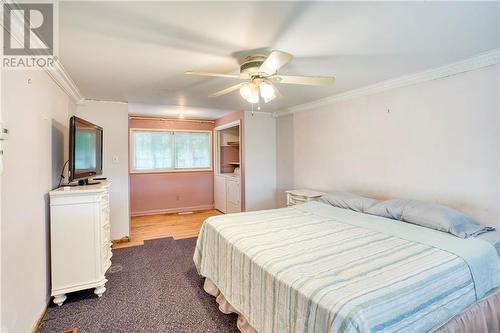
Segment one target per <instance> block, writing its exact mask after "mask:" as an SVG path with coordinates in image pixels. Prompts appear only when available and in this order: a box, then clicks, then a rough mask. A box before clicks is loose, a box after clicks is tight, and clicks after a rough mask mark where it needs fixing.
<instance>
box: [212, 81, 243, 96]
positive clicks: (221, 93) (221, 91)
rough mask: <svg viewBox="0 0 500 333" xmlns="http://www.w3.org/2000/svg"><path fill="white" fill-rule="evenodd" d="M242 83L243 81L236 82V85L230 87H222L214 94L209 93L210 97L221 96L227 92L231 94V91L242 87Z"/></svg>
mask: <svg viewBox="0 0 500 333" xmlns="http://www.w3.org/2000/svg"><path fill="white" fill-rule="evenodd" d="M241 85H242V84H241V83H238V84H235V85H234V86H231V87H229V88H226V89H222V90H219V91H217V92H214V93H213V94H211V95H208V97H219V96H222V95H225V94H229V93H230V92H233V91H235V90H238V89H240V87H241Z"/></svg>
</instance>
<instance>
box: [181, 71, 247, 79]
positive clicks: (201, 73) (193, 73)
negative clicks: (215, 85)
mask: <svg viewBox="0 0 500 333" xmlns="http://www.w3.org/2000/svg"><path fill="white" fill-rule="evenodd" d="M184 74H187V75H198V76H211V77H225V78H228V79H239V80H246V79H248V78H249V76H248V75H244V74H220V73H209V72H193V71H187V72H185V73H184Z"/></svg>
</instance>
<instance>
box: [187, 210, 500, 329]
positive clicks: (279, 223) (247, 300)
mask: <svg viewBox="0 0 500 333" xmlns="http://www.w3.org/2000/svg"><path fill="white" fill-rule="evenodd" d="M194 262H195V265H196V267H197V270H198V272H199V274H200V275H202V276H204V277H206V278H208V279H210V280H211V281H213V283H214V284H215V285H216V286H217V287H218V289H219V290H220V292H221V293H222V294H223V295H224V297H225V298H226V299H227V301H228V302H229V303H230V304H231V305H232V306H233V307H234V308H235V309H236V311H237V312H238V313H240V314H242V315H243V316H244V317H245V318H246V319H247V320H248V323H249V324H250V325H251V326H252V327H253V328H255V329H256V330H257V331H258V332H298V331H301V332H368V331H370V332H395V331H411V332H427V331H432V330H433V329H435V328H437V327H440V326H441V325H442V324H443V323H445V322H447V321H448V320H449V319H450V318H452V317H454V316H455V315H457V314H459V313H460V312H462V311H463V310H464V309H466V308H467V307H468V306H470V305H471V304H473V303H474V302H476V301H477V300H479V299H481V298H482V297H483V296H484V295H485V294H486V293H487V292H488V291H490V290H492V289H493V288H496V287H498V286H499V285H500V259H499V257H498V256H497V253H496V251H495V249H494V247H492V246H491V244H489V243H488V242H485V241H483V240H480V239H466V240H464V239H458V238H457V237H454V236H451V235H448V234H444V233H441V232H438V231H435V230H431V229H426V228H422V227H419V226H415V225H411V224H406V223H400V222H398V221H393V220H389V219H385V218H380V217H376V216H371V215H365V214H361V213H357V212H352V211H347V210H343V209H339V208H335V207H331V206H328V205H325V204H321V203H317V202H311V203H307V204H303V205H300V206H294V207H289V208H284V209H277V210H268V211H259V212H252V213H242V214H231V215H225V216H218V217H213V218H209V219H208V220H207V221H205V223H204V224H203V226H202V229H201V232H200V236H199V238H198V243H197V247H196V250H195V254H194Z"/></svg>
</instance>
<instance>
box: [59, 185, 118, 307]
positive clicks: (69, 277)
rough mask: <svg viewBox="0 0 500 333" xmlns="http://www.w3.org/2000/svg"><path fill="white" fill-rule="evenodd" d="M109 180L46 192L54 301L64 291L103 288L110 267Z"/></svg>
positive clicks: (101, 290) (62, 296) (61, 299)
mask: <svg viewBox="0 0 500 333" xmlns="http://www.w3.org/2000/svg"><path fill="white" fill-rule="evenodd" d="M110 185H111V184H110V182H102V183H100V184H97V185H87V186H75V187H63V188H59V189H56V190H53V191H51V192H50V245H51V278H52V292H51V295H52V296H54V303H55V304H57V305H59V306H61V305H62V304H63V303H64V301H65V300H66V294H67V293H70V292H74V291H78V290H83V289H91V288H95V290H94V293H95V294H96V295H97V296H98V297H101V296H102V295H103V293H104V292H105V291H106V288H105V287H104V285H105V284H106V282H107V280H106V277H105V273H106V271H107V270H108V269H109V267H110V266H111V256H112V252H111V239H110V219H109V187H110Z"/></svg>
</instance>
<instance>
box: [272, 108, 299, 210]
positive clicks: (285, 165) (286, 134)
mask: <svg viewBox="0 0 500 333" xmlns="http://www.w3.org/2000/svg"><path fill="white" fill-rule="evenodd" d="M294 147H295V146H294V141H293V115H286V116H283V117H280V118H278V120H277V121H276V170H277V172H276V192H277V196H276V197H277V205H278V207H285V206H286V193H285V191H286V190H291V189H293V188H294V182H293V154H294Z"/></svg>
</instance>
